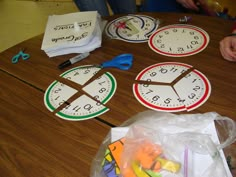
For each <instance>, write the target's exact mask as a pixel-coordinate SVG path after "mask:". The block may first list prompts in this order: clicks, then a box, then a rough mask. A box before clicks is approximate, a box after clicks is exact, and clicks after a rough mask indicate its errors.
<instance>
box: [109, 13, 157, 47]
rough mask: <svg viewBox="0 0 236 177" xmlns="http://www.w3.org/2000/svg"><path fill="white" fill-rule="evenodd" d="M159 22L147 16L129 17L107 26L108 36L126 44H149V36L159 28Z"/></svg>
mask: <svg viewBox="0 0 236 177" xmlns="http://www.w3.org/2000/svg"><path fill="white" fill-rule="evenodd" d="M158 24H159V23H158V20H156V19H154V18H152V17H149V16H146V15H127V16H123V17H120V18H117V19H115V20H113V21H111V22H110V23H108V24H107V25H106V28H105V32H106V34H107V35H108V36H109V37H111V38H113V39H119V40H124V41H126V42H134V43H137V42H147V41H148V38H149V36H150V35H151V34H152V33H153V32H154V31H155V30H156V29H157V28H158Z"/></svg>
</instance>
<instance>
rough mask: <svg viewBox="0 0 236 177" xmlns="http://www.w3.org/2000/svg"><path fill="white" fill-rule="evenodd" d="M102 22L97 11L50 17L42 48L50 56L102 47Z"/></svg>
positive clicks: (83, 51)
mask: <svg viewBox="0 0 236 177" xmlns="http://www.w3.org/2000/svg"><path fill="white" fill-rule="evenodd" d="M101 40H102V23H101V16H100V15H99V13H97V11H88V12H77V13H70V14H65V15H52V16H49V17H48V22H47V26H46V30H45V33H44V38H43V42H42V46H41V49H42V50H44V51H45V52H46V54H47V55H48V56H49V57H54V56H59V55H64V54H69V53H85V52H91V51H93V50H94V49H96V48H98V47H101Z"/></svg>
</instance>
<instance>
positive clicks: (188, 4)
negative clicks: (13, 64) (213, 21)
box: [177, 0, 199, 11]
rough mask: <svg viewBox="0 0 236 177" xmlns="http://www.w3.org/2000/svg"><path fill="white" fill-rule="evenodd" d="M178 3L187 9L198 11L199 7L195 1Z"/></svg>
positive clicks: (179, 0)
mask: <svg viewBox="0 0 236 177" xmlns="http://www.w3.org/2000/svg"><path fill="white" fill-rule="evenodd" d="M177 2H178V3H180V4H182V6H184V7H185V8H187V9H191V10H195V11H198V10H199V9H198V7H197V5H196V4H195V2H194V1H193V0H177Z"/></svg>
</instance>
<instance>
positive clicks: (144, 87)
mask: <svg viewBox="0 0 236 177" xmlns="http://www.w3.org/2000/svg"><path fill="white" fill-rule="evenodd" d="M133 93H134V96H135V97H136V99H137V100H138V101H139V102H140V103H141V104H143V105H144V106H146V107H148V108H150V109H153V110H156V111H163V112H179V111H192V110H194V109H196V108H198V107H199V106H201V105H202V104H203V103H205V102H206V101H207V99H208V98H209V96H210V93H211V85H210V82H209V80H208V79H207V77H206V76H205V75H204V74H203V73H201V72H200V71H198V70H197V69H195V68H193V67H192V66H191V65H188V64H185V63H179V62H164V63H157V64H154V65H151V66H149V67H147V68H145V69H144V70H142V71H141V72H140V73H139V74H138V75H137V77H136V80H135V83H134V84H133Z"/></svg>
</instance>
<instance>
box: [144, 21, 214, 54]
mask: <svg viewBox="0 0 236 177" xmlns="http://www.w3.org/2000/svg"><path fill="white" fill-rule="evenodd" d="M209 39H210V38H209V35H208V33H207V32H206V31H204V30H203V29H201V28H199V27H196V26H193V25H186V24H174V25H169V26H165V27H162V28H159V29H158V30H157V31H156V32H155V33H153V34H152V35H151V37H150V38H149V41H148V44H149V47H150V48H151V49H152V50H153V51H155V52H157V53H159V54H161V55H165V56H170V57H185V56H190V55H194V54H196V53H199V52H201V51H203V50H204V49H205V48H206V47H207V45H208V43H209Z"/></svg>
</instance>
